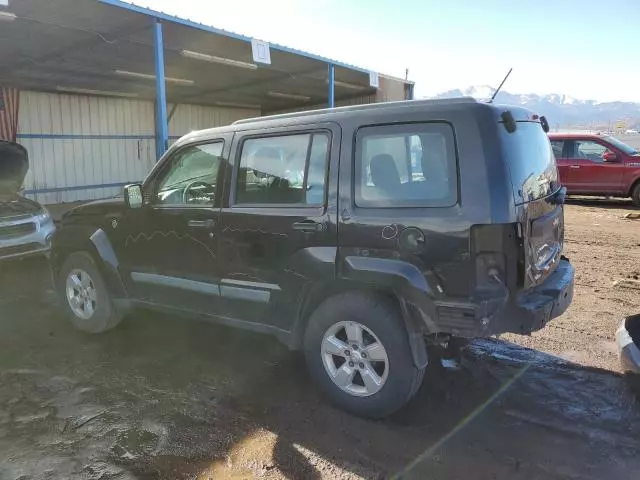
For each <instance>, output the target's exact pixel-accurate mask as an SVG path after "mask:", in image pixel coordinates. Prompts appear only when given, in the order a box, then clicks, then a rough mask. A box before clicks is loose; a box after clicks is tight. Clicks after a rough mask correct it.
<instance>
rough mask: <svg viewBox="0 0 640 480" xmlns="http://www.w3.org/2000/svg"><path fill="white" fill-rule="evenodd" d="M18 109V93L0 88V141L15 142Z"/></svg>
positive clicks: (15, 90) (14, 89)
mask: <svg viewBox="0 0 640 480" xmlns="http://www.w3.org/2000/svg"><path fill="white" fill-rule="evenodd" d="M19 108H20V91H19V90H18V89H17V88H1V87H0V140H9V141H10V142H15V141H16V135H17V134H18V109H19Z"/></svg>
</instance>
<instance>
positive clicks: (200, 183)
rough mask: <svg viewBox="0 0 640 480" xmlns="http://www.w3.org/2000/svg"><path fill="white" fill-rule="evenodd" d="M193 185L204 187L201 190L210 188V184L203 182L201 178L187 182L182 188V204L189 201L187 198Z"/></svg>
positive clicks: (189, 196)
mask: <svg viewBox="0 0 640 480" xmlns="http://www.w3.org/2000/svg"><path fill="white" fill-rule="evenodd" d="M195 187H204V188H203V191H208V190H211V189H212V185H210V184H208V183H207V182H203V181H202V180H196V181H195V182H191V183H189V184H188V185H187V186H186V187H184V190H183V191H182V203H183V204H185V205H186V204H188V203H189V199H190V198H192V197H191V195H190V194H189V192H190V191H191V190H193V189H194V188H195Z"/></svg>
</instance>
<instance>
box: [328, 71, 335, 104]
mask: <svg viewBox="0 0 640 480" xmlns="http://www.w3.org/2000/svg"><path fill="white" fill-rule="evenodd" d="M328 70H329V71H328V74H329V108H333V107H335V106H336V87H335V81H336V68H335V66H334V65H333V63H330V64H329V69H328Z"/></svg>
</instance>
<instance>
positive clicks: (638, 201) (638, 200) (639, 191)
mask: <svg viewBox="0 0 640 480" xmlns="http://www.w3.org/2000/svg"><path fill="white" fill-rule="evenodd" d="M631 201H632V202H633V205H635V206H636V207H640V182H638V184H637V185H636V186H635V187H633V190H632V191H631Z"/></svg>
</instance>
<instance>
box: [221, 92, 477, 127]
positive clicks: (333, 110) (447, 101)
mask: <svg viewBox="0 0 640 480" xmlns="http://www.w3.org/2000/svg"><path fill="white" fill-rule="evenodd" d="M458 103H478V101H477V100H476V99H475V98H472V97H459V98H440V99H429V100H401V101H398V102H379V103H366V104H363V105H349V106H346V107H336V108H319V109H316V110H302V111H300V112H290V113H280V114H275V115H267V116H264V117H252V118H243V119H241V120H236V121H235V122H233V124H232V125H244V124H247V123H254V122H261V121H266V120H284V119H287V118H298V117H308V116H312V115H322V114H331V113H343V112H359V111H363V110H365V111H366V110H376V109H381V110H382V109H386V108H395V107H401V106H420V105H422V106H425V107H430V106H436V105H450V104H458Z"/></svg>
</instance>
